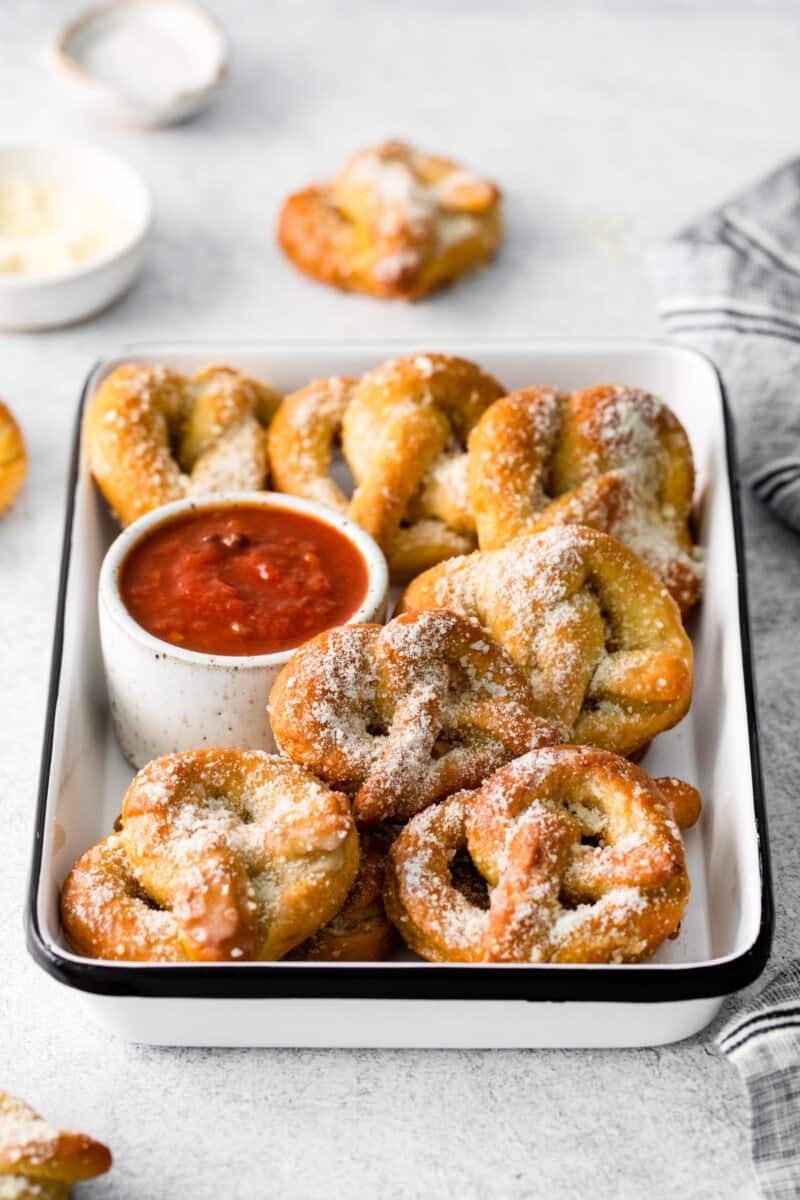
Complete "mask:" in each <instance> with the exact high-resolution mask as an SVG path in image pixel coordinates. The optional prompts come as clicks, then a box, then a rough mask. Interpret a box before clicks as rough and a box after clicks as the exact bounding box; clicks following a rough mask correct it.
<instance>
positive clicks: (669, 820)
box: [385, 746, 689, 962]
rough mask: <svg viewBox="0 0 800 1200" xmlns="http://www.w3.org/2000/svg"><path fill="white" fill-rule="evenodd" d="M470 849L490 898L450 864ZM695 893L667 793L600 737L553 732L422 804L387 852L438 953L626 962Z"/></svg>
mask: <svg viewBox="0 0 800 1200" xmlns="http://www.w3.org/2000/svg"><path fill="white" fill-rule="evenodd" d="M465 849H468V851H469V855H470V857H471V859H472V862H473V863H474V865H475V866H476V867H477V869H478V871H479V872H480V874H481V875H482V876H483V878H484V879H485V880H486V882H487V884H488V886H489V892H490V901H489V905H488V909H487V908H486V907H485V906H484V905H483V904H481V903H478V902H476V898H471V897H470V896H468V895H465V894H464V889H463V888H459V887H458V886H457V884H456V880H455V877H454V873H453V864H454V862H455V861H456V859H457V856H458V855H459V854H460V853H462V852H463V851H464V850H465ZM688 896H689V880H688V878H687V875H686V868H685V863H684V855H683V846H682V843H681V839H680V835H679V833H678V830H677V827H676V824H675V822H674V820H673V817H672V813H671V810H670V807H669V804H668V802H667V801H666V799H665V797H664V796H663V794H662V793H661V791H660V790H659V787H658V781H656V780H652V779H650V777H649V776H648V775H646V774H645V772H644V771H642V770H640V768H638V767H636V766H634V765H633V764H632V763H629V762H627V761H626V760H625V759H621V758H619V757H617V756H616V755H612V754H609V753H607V752H606V751H603V750H597V749H591V748H589V747H585V746H554V747H547V748H544V749H541V750H535V751H533V752H532V753H530V754H526V755H524V756H523V757H521V758H518V759H516V760H514V761H513V762H511V763H509V764H508V765H507V766H505V767H501V768H500V769H499V770H498V771H496V772H495V774H494V775H492V776H491V777H490V778H489V779H487V780H486V782H485V783H484V784H483V785H482V787H480V788H478V789H477V791H474V792H460V793H458V794H456V795H454V796H451V797H450V798H449V799H447V800H445V801H443V803H441V804H438V805H435V806H433V807H431V808H428V809H426V810H425V811H424V812H423V813H420V814H419V815H418V816H416V817H414V818H412V820H411V821H410V822H409V824H408V825H407V826H406V828H405V829H404V830H403V832H402V833H401V834H400V836H399V837H398V839H397V840H396V842H395V843H394V845H393V846H392V849H391V851H390V855H389V865H388V869H387V877H386V884H385V902H386V908H387V911H388V913H389V915H390V917H391V918H392V920H393V921H394V922H395V924H396V925H397V927H398V929H399V930H400V932H401V934H402V935H403V937H404V938H405V940H406V941H407V942H408V944H409V945H410V946H411V948H412V949H414V950H416V951H417V952H418V953H419V954H421V955H422V956H423V957H424V958H427V959H429V960H431V961H434V962H448V961H452V962H481V961H488V962H612V961H613V962H622V961H637V960H638V959H640V958H643V957H646V956H648V955H649V954H652V953H653V952H654V951H655V950H656V949H657V947H658V946H659V945H660V944H661V942H663V941H664V939H665V938H667V937H671V936H674V935H675V933H676V932H677V930H678V928H679V925H680V921H681V917H682V915H683V911H684V908H685V906H686V902H687V899H688Z"/></svg>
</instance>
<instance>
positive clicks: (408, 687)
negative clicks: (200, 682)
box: [269, 612, 558, 824]
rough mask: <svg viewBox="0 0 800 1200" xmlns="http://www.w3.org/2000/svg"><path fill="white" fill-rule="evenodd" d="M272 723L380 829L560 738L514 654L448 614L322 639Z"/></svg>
mask: <svg viewBox="0 0 800 1200" xmlns="http://www.w3.org/2000/svg"><path fill="white" fill-rule="evenodd" d="M269 712H270V719H271V723H272V731H273V733H274V735H275V740H276V741H277V743H278V746H279V748H280V749H281V750H282V751H283V753H284V754H286V755H288V757H289V758H290V759H292V761H293V762H297V763H302V765H303V766H305V767H308V768H309V769H310V770H313V771H314V772H315V773H316V774H317V775H319V776H320V777H321V778H323V779H326V780H327V781H328V782H329V783H331V785H333V786H335V787H341V788H343V789H344V790H346V791H349V792H352V793H354V797H355V798H354V803H353V811H354V813H355V816H356V818H357V819H358V820H359V821H362V822H364V823H370V824H374V823H377V822H381V821H387V820H392V819H406V818H408V817H410V816H411V815H412V814H413V813H415V812H418V811H419V810H420V809H421V808H424V807H425V806H426V805H428V804H432V803H433V802H434V801H435V800H438V799H440V798H441V797H442V796H446V795H447V794H448V793H450V792H454V791H456V790H458V789H459V788H463V787H474V786H475V785H476V784H477V783H479V782H480V781H481V780H482V779H483V778H485V776H486V774H487V772H488V771H491V770H493V769H494V768H495V767H497V766H499V764H500V763H501V762H507V761H508V760H509V759H510V758H513V757H515V756H516V755H518V754H522V753H524V752H525V751H526V750H530V749H531V748H532V747H533V746H537V745H543V744H544V743H545V742H551V741H555V740H557V738H558V730H557V729H556V728H555V726H554V725H552V724H551V723H549V722H547V721H542V720H541V719H540V718H539V717H538V716H537V714H536V708H535V705H534V702H533V696H532V694H531V691H530V689H529V687H528V685H527V683H526V681H525V677H524V675H523V673H522V672H521V671H520V670H519V668H518V667H516V666H515V664H514V662H513V661H512V659H511V658H510V657H509V655H507V654H506V653H505V651H503V650H502V649H501V647H500V646H498V645H497V643H496V642H495V641H494V640H493V639H492V638H489V637H487V636H486V634H485V633H484V632H483V631H482V630H481V629H480V628H479V626H478V625H476V624H475V623H474V622H472V621H467V620H465V619H463V618H462V617H458V616H456V615H455V614H454V613H446V612H426V613H419V614H414V615H410V616H406V617H401V618H398V619H397V620H394V621H390V622H389V624H388V625H348V626H343V627H342V628H340V629H331V630H328V631H327V632H326V633H322V634H319V635H318V636H317V637H315V638H312V639H311V641H309V642H306V643H305V644H304V645H303V646H301V647H300V649H299V650H297V651H296V652H295V654H294V655H293V656H292V658H291V659H290V661H289V662H288V663H287V664H286V666H285V667H284V668H283V670H282V671H281V673H280V675H279V676H278V678H277V680H276V681H275V684H274V686H273V689H272V694H271V696H270V702H269Z"/></svg>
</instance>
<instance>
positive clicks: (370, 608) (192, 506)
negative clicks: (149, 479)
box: [98, 492, 389, 671]
mask: <svg viewBox="0 0 800 1200" xmlns="http://www.w3.org/2000/svg"><path fill="white" fill-rule="evenodd" d="M236 505H250V506H252V505H257V506H260V507H264V508H282V509H285V510H287V511H289V512H301V513H305V514H306V515H307V516H310V517H315V518H316V519H317V520H319V521H323V522H324V523H325V524H326V525H329V526H331V528H333V529H337V530H338V531H339V532H340V533H342V534H343V535H344V536H345V537H346V538H347V539H348V541H350V542H351V543H352V544H353V545H354V546H355V547H356V549H357V550H358V551H359V553H360V554H361V556H362V558H363V559H364V562H365V564H366V567H367V591H366V594H365V596H364V599H363V601H362V603H361V604H360V605H359V607H358V608H357V609H356V611H355V612H354V613H353V615H352V616H351V617H349V618H348V619H347V621H345V622H344V624H345V625H361V624H366V623H368V622H370V621H375V620H377V619H378V617H379V614H380V611H381V609H382V608H383V606H384V604H385V603H386V601H387V598H388V594H389V569H388V566H387V563H386V559H385V557H384V555H383V551H382V550H381V548H380V547H379V545H378V543H377V542H376V541H375V539H374V538H373V537H371V536H370V534H368V533H367V532H366V530H364V529H362V528H361V526H360V525H357V524H356V522H355V521H353V520H351V519H350V517H347V516H345V515H344V514H343V513H338V512H336V510H335V509H332V508H328V507H327V506H326V505H324V504H318V503H317V502H316V501H315V500H305V499H303V498H301V497H299V496H288V495H286V494H285V493H284V492H211V493H209V494H208V495H205V496H187V497H183V498H182V499H180V500H173V501H172V502H171V503H169V504H164V505H161V506H160V507H159V508H154V509H151V511H150V512H148V513H145V514H144V515H143V516H141V517H139V518H138V519H137V520H136V521H134V522H133V523H132V524H130V525H128V526H127V527H126V528H125V529H123V530H122V532H121V533H120V534H119V535H118V536H117V537H116V538H115V540H114V541H113V542H112V544H111V545H110V546H109V548H108V550H107V551H106V554H105V557H104V559H103V562H102V565H101V567H100V580H99V585H98V602H99V604H100V605H101V606H102V607H104V608H105V610H106V612H107V614H108V616H109V617H110V618H111V619H112V620H113V621H115V622H116V623H117V625H119V626H121V627H122V628H123V629H124V630H125V631H126V632H127V633H128V634H129V635H130V636H132V637H133V638H134V639H135V640H136V641H138V642H140V643H141V645H142V646H143V647H144V648H145V649H148V650H151V651H152V652H154V653H156V654H158V655H159V656H160V657H163V658H171V659H174V660H176V661H178V662H183V663H187V664H190V665H194V666H202V667H212V668H217V669H219V670H227V671H231V670H239V671H241V670H253V669H258V668H262V669H263V668H264V667H274V666H282V665H283V664H284V663H287V662H288V661H289V659H290V658H291V657H292V655H293V654H294V653H295V651H296V650H297V649H298V648H299V646H301V645H302V642H298V644H297V646H293V647H291V648H290V649H288V650H277V651H274V652H273V653H271V654H244V655H234V654H206V653H204V652H203V651H200V650H186V649H184V648H183V647H182V646H174V645H173V644H172V643H171V642H165V641H162V639H161V638H158V637H155V635H154V634H152V633H148V631H147V630H146V629H144V628H143V627H142V626H141V625H140V624H139V622H138V621H137V620H136V619H135V618H134V617H133V616H132V615H131V613H130V612H129V611H128V609H127V607H126V605H125V602H124V600H123V599H122V595H121V593H120V588H119V572H120V568H121V566H122V564H123V563H124V561H125V559H126V558H127V556H128V554H129V553H130V552H131V550H132V549H133V547H134V546H135V545H136V544H137V543H138V542H140V541H141V540H142V538H144V537H145V536H146V535H147V534H148V533H149V532H150V531H151V530H152V529H155V528H157V527H158V526H159V525H163V524H165V523H166V522H168V521H170V520H172V518H173V517H176V516H179V515H180V514H182V513H188V512H196V511H198V510H203V509H209V508H222V507H235V506H236Z"/></svg>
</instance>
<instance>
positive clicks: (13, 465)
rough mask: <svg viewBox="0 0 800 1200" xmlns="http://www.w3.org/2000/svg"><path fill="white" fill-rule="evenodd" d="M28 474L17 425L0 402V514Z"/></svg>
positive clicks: (23, 445) (23, 444) (24, 451)
mask: <svg viewBox="0 0 800 1200" xmlns="http://www.w3.org/2000/svg"><path fill="white" fill-rule="evenodd" d="M27 473H28V455H27V452H26V450H25V442H24V441H23V438H22V432H21V430H20V427H19V425H18V424H17V422H16V421H15V420H14V416H13V414H12V412H11V411H10V409H8V408H7V407H6V406H5V404H3V402H2V400H0V513H2V512H4V511H5V510H6V509H7V508H8V506H9V505H10V504H11V502H12V501H13V500H14V497H15V496H16V494H17V492H18V491H19V489H20V488H21V487H22V484H23V482H24V480H25V476H26V475H27Z"/></svg>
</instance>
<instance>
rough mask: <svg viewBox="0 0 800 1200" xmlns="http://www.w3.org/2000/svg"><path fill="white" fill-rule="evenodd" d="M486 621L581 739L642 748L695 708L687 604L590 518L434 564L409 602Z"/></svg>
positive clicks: (545, 710) (548, 709)
mask: <svg viewBox="0 0 800 1200" xmlns="http://www.w3.org/2000/svg"><path fill="white" fill-rule="evenodd" d="M427 608H447V609H451V610H452V611H454V612H458V613H460V614H461V615H462V616H465V617H472V618H474V619H476V620H478V621H479V622H480V624H481V625H482V626H483V628H484V629H486V630H487V631H488V632H489V633H491V634H492V635H493V636H494V637H495V638H497V640H498V641H499V642H500V643H501V645H503V646H504V647H505V648H506V650H507V651H508V652H509V654H510V655H511V657H512V658H513V659H514V660H515V661H516V662H517V663H518V664H519V665H520V666H521V667H522V668H523V670H524V671H525V672H526V674H527V675H528V678H529V680H530V683H531V686H532V690H533V693H534V696H535V699H536V706H537V710H538V711H539V712H540V713H541V714H542V715H543V716H545V717H548V718H549V719H551V720H555V721H560V722H563V723H564V724H565V725H566V726H567V727H568V728H569V730H570V735H569V737H568V738H567V739H565V740H569V741H572V742H579V743H584V744H587V745H593V746H601V747H603V748H605V749H607V750H613V751H615V752H616V753H618V754H624V755H630V754H634V753H635V752H636V751H637V750H640V749H641V748H642V747H643V746H645V745H646V744H647V743H648V742H649V741H650V740H651V739H652V738H654V737H655V736H656V734H658V733H661V732H663V731H664V730H665V729H670V728H671V727H672V726H673V725H675V724H677V722H678V721H680V720H681V718H682V717H683V716H685V714H686V712H687V710H688V708H689V704H690V701H691V695H692V646H691V642H690V641H689V639H688V637H687V636H686V633H685V632H684V629H683V625H682V622H681V618H680V613H679V611H678V608H677V605H676V604H675V601H674V600H673V599H672V597H671V596H670V595H669V593H668V592H667V591H666V589H665V588H664V586H663V585H662V584H661V582H660V581H659V580H658V579H657V578H656V576H655V575H654V574H653V573H652V571H651V570H650V569H649V568H648V567H647V566H646V565H645V563H644V562H642V560H641V559H640V558H638V557H637V555H636V554H634V552H633V551H632V550H630V549H628V547H627V546H624V545H623V544H622V543H621V542H618V541H617V540H616V538H612V537H609V536H608V534H605V533H600V532H599V531H598V530H595V529H590V528H588V527H587V526H582V525H564V526H556V527H554V528H552V529H548V530H545V531H544V532H543V533H538V534H530V535H527V536H523V537H520V538H516V539H515V540H514V541H512V542H509V544H508V545H507V546H506V547H505V548H504V549H502V550H486V551H481V550H478V551H476V552H475V553H474V554H470V555H467V556H466V557H463V558H454V559H451V560H450V561H449V562H445V563H441V564H440V565H439V566H437V567H433V568H432V569H431V570H430V571H426V572H425V574H424V575H420V576H419V578H418V579H415V580H414V582H413V583H412V584H411V585H410V587H409V588H408V589H407V590H406V592H405V594H404V596H403V597H402V599H401V601H400V605H399V609H398V610H399V611H400V612H412V611H419V610H422V609H427Z"/></svg>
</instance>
